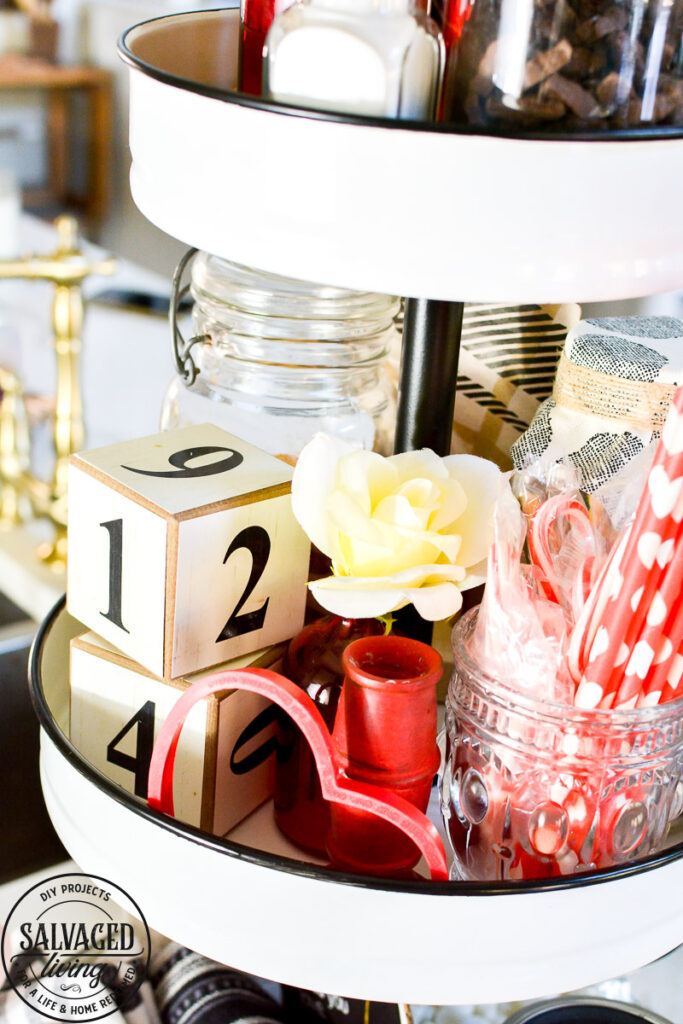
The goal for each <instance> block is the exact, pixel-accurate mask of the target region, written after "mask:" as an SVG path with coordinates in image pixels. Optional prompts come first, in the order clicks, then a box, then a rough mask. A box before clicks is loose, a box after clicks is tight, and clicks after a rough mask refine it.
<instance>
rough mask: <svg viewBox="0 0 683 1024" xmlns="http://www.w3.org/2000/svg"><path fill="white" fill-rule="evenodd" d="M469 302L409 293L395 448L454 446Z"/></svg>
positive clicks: (441, 451) (445, 450) (444, 451)
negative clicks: (462, 339) (465, 313)
mask: <svg viewBox="0 0 683 1024" xmlns="http://www.w3.org/2000/svg"><path fill="white" fill-rule="evenodd" d="M464 308H465V306H464V303H463V302H441V301H439V300H436V299H406V308H405V319H404V322H403V345H402V348H401V372H400V377H399V385H398V409H397V412H396V436H395V439H394V452H409V451H414V450H415V449H417V448H431V449H432V450H433V451H435V452H436V454H437V455H448V454H449V452H450V450H451V434H452V431H453V407H454V405H455V388H456V383H457V379H458V360H459V357H460V335H461V333H462V317H463V310H464Z"/></svg>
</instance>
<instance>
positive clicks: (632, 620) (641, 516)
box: [575, 387, 683, 708]
mask: <svg viewBox="0 0 683 1024" xmlns="http://www.w3.org/2000/svg"><path fill="white" fill-rule="evenodd" d="M682 517H683V387H679V388H678V389H677V390H676V393H675V395H674V398H673V403H672V406H671V409H670V410H669V415H668V416H667V419H666V423H665V424H664V429H663V431H662V437H661V440H660V442H659V444H658V446H657V450H656V452H655V457H654V461H653V464H652V468H651V469H650V472H649V474H648V479H647V486H646V488H645V491H644V493H643V496H642V498H641V500H640V502H639V504H638V508H637V510H636V515H635V519H634V522H633V526H632V527H631V533H630V536H629V538H628V542H627V544H626V548H625V550H624V557H623V559H622V565H621V570H622V571H621V573H620V574H619V576H620V578H619V579H617V581H616V585H615V584H614V583H613V585H612V588H611V592H610V595H609V599H608V601H607V603H606V604H605V607H604V612H603V615H602V617H601V621H600V625H599V626H598V629H597V630H596V632H595V637H594V639H593V642H592V645H591V649H590V653H589V656H588V664H587V665H586V668H585V671H584V675H583V677H582V679H581V682H580V683H579V686H578V688H577V692H576V701H575V703H576V704H577V706H579V707H583V708H594V707H598V705H600V706H601V707H611V705H612V703H613V701H614V696H615V694H616V691H617V689H618V687H619V684H620V682H621V679H622V678H623V675H624V670H625V668H626V665H627V663H628V661H629V658H630V656H631V653H632V651H633V648H634V646H635V644H636V642H637V638H638V636H639V634H640V632H641V629H642V627H643V623H644V622H645V619H646V615H647V611H648V608H649V607H650V603H651V601H652V598H653V595H654V593H655V592H656V590H657V586H658V583H659V579H660V577H661V575H662V572H663V570H664V569H665V567H666V565H667V563H668V562H669V561H670V560H671V557H672V555H673V544H674V538H675V535H676V532H677V529H678V524H679V523H680V521H681V518H682Z"/></svg>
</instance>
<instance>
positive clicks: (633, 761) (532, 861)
mask: <svg viewBox="0 0 683 1024" xmlns="http://www.w3.org/2000/svg"><path fill="white" fill-rule="evenodd" d="M476 614H477V611H476V609H475V610H473V611H472V612H468V613H467V614H466V615H464V616H463V617H462V619H461V620H460V622H459V623H458V625H457V626H456V628H455V630H454V634H453V648H454V672H453V676H452V678H451V682H450V685H449V689H448V698H447V702H446V730H447V739H448V751H447V756H446V762H445V768H444V772H443V777H442V811H443V815H444V820H445V824H446V828H447V831H448V835H449V838H450V842H451V846H452V848H453V853H454V855H455V863H454V869H453V874H454V877H456V878H465V879H468V880H476V881H492V880H496V879H506V878H524V879H527V878H551V877H557V876H560V875H571V874H574V873H576V872H582V871H590V870H593V869H600V868H608V867H611V866H612V865H616V864H623V863H627V862H629V861H632V860H634V859H637V858H639V857H644V856H647V855H648V854H651V853H655V852H656V851H657V850H658V849H659V848H660V847H661V845H662V843H663V841H664V839H665V838H666V835H667V831H668V828H669V823H670V822H671V821H673V819H674V818H676V817H677V816H678V815H679V814H680V813H681V811H682V810H683V713H682V712H683V699H679V700H674V701H670V702H669V703H666V704H660V705H656V706H654V707H650V708H640V709H634V710H630V711H621V710H617V711H607V710H600V709H598V710H592V711H586V710H583V709H581V708H578V707H575V706H573V705H565V704H559V703H553V702H551V701H544V700H541V699H538V698H537V697H534V696H532V695H530V694H524V693H520V692H519V691H518V690H515V689H513V688H512V687H510V686H509V685H507V684H506V681H505V679H497V678H492V677H491V676H488V675H486V674H485V673H484V672H483V671H482V670H481V668H480V666H479V664H478V663H477V661H476V659H475V657H473V653H472V646H471V643H472V638H473V635H474V632H475V626H476Z"/></svg>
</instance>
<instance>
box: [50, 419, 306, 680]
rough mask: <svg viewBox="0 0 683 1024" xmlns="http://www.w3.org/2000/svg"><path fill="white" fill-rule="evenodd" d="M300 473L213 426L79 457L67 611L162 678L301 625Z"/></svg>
mask: <svg viewBox="0 0 683 1024" xmlns="http://www.w3.org/2000/svg"><path fill="white" fill-rule="evenodd" d="M291 476H292V470H291V468H290V467H289V466H287V465H286V464H285V463H283V462H281V461H280V460H278V459H275V458H273V457H272V456H271V455H267V454H266V453H265V452H262V451H260V450H259V449H258V448H254V447H253V446H252V445H249V444H247V443H246V442H245V441H242V440H240V439H238V438H236V437H233V436H232V435H230V434H227V433H226V432H225V431H223V430H220V429H219V428H218V427H214V426H212V425H209V424H205V425H202V426H193V427H186V428H184V429H182V430H172V431H167V432H165V433H161V434H156V435H154V436H152V437H145V438H141V439H139V440H135V441H127V442H123V443H121V444H115V445H110V446H108V447H106V448H100V449H97V450H95V451H90V452H81V453H80V454H79V455H77V456H72V459H71V464H70V466H69V525H68V530H69V532H68V538H69V540H68V544H69V549H68V577H67V600H68V609H69V612H70V613H71V615H73V616H74V617H75V618H77V619H79V620H80V621H81V622H83V623H84V624H85V625H86V626H88V627H89V628H90V629H92V630H94V631H95V632H96V633H99V634H100V635H101V636H102V637H104V639H105V640H107V641H109V643H111V644H113V645H114V647H116V648H118V649H119V650H120V651H122V652H123V653H124V654H126V655H128V657H130V658H132V659H133V660H134V661H136V662H138V663H139V664H140V665H142V666H143V667H144V668H146V669H148V670H149V671H150V672H151V673H152V674H153V675H155V676H159V677H160V678H162V679H173V678H175V677H177V676H182V675H185V674H186V673H188V672H196V671H199V670H200V669H203V668H207V667H209V666H210V665H216V664H218V663H220V662H224V661H229V660H231V659H233V658H235V657H238V656H239V655H242V654H245V653H248V652H249V651H255V650H258V649H260V648H262V647H266V646H268V645H270V644H273V643H277V642H279V641H281V640H287V639H289V638H290V637H292V636H294V634H295V633H297V632H298V631H299V630H300V629H301V626H302V625H303V618H304V610H305V601H306V583H307V578H308V563H309V555H310V545H309V542H308V539H307V538H306V535H305V534H304V532H303V530H302V529H301V527H300V526H299V525H298V523H297V522H296V520H295V518H294V515H293V513H292V506H291V497H290V490H291Z"/></svg>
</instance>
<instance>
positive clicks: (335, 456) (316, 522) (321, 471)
mask: <svg viewBox="0 0 683 1024" xmlns="http://www.w3.org/2000/svg"><path fill="white" fill-rule="evenodd" d="M351 451H353V447H352V446H351V445H350V444H348V443H347V442H346V441H340V440H339V438H335V437H330V436H329V435H328V434H316V435H315V437H313V439H312V440H311V441H309V442H308V444H307V445H306V446H305V448H304V449H303V450H302V452H301V454H300V455H299V459H298V461H297V464H296V466H295V468H294V476H293V478H292V509H293V511H294V515H295V517H296V519H297V521H298V523H299V525H300V526H301V528H302V529H303V530H304V532H305V533H306V534H307V536H308V538H309V540H311V541H312V543H313V544H315V546H316V547H317V548H320V550H321V551H322V552H323V553H324V554H326V555H329V554H331V550H330V547H331V539H330V533H329V525H328V520H327V515H326V512H325V506H326V502H327V498H328V495H329V494H330V493H331V491H332V490H333V488H334V480H335V475H336V469H337V462H338V460H339V459H340V457H341V456H342V455H345V454H347V453H348V452H351Z"/></svg>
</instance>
